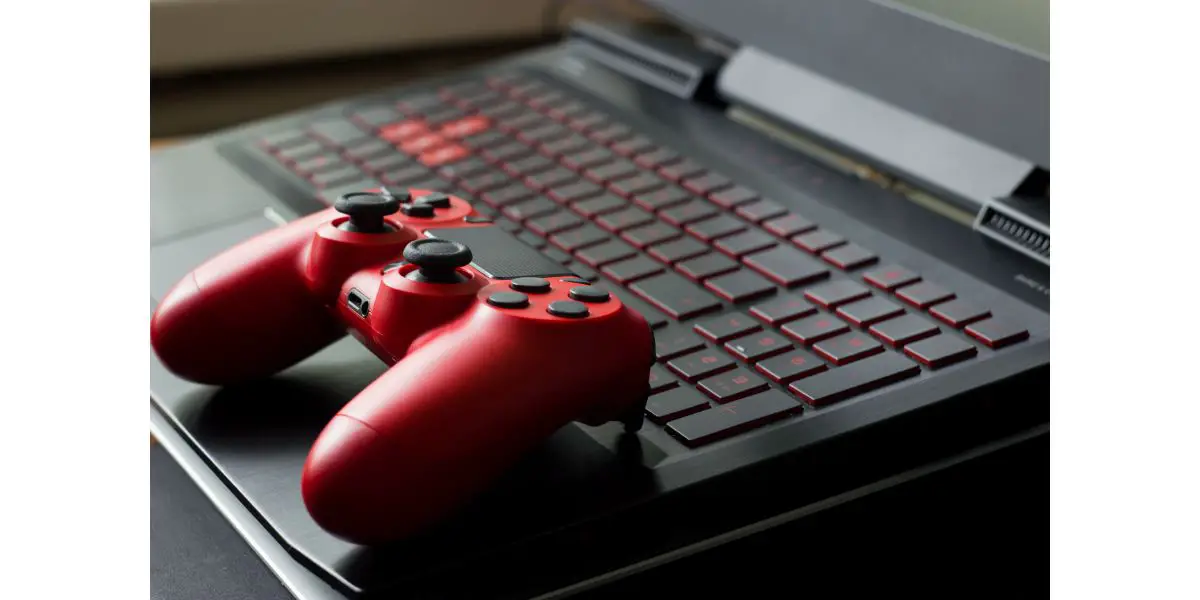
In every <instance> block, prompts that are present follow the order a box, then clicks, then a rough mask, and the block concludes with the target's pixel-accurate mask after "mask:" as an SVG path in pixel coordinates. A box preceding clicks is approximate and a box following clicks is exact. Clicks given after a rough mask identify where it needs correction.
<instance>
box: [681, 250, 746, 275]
mask: <svg viewBox="0 0 1200 600" xmlns="http://www.w3.org/2000/svg"><path fill="white" fill-rule="evenodd" d="M675 269H676V270H677V271H679V272H680V273H683V274H684V275H687V277H688V279H691V280H692V281H704V280H705V279H708V278H709V277H716V276H717V275H724V274H725V273H729V272H731V271H736V270H737V269H738V263H737V262H736V261H734V260H733V259H731V258H729V257H728V256H725V255H724V254H717V253H716V252H709V253H708V254H703V255H700V256H697V257H695V258H689V259H687V260H681V261H679V262H678V263H676V265H675Z"/></svg>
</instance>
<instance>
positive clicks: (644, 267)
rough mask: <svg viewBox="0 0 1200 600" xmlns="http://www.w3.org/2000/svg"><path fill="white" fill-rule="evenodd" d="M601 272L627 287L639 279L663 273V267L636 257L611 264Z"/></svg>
mask: <svg viewBox="0 0 1200 600" xmlns="http://www.w3.org/2000/svg"><path fill="white" fill-rule="evenodd" d="M600 272H601V273H604V274H605V275H608V276H609V277H612V278H613V279H614V280H616V281H617V283H620V284H621V285H626V284H629V283H632V282H634V281H637V280H639V279H645V278H647V277H649V276H651V275H657V274H659V273H662V272H663V266H662V265H661V264H659V263H656V262H654V261H652V260H650V259H649V258H646V257H645V256H635V257H633V258H629V259H626V260H622V261H619V262H614V263H610V264H608V265H606V266H604V267H603V268H601V269H600Z"/></svg>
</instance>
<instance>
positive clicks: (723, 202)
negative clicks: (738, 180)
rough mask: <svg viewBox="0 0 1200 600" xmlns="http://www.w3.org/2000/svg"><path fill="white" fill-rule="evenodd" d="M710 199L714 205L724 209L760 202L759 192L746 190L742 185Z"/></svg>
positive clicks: (722, 191)
mask: <svg viewBox="0 0 1200 600" xmlns="http://www.w3.org/2000/svg"><path fill="white" fill-rule="evenodd" d="M708 199H709V200H711V201H712V203H713V204H716V205H717V206H720V207H722V208H733V207H735V206H740V205H742V204H746V203H747V202H754V201H755V200H758V192H756V191H754V190H751V189H747V188H744V187H742V186H740V185H735V186H733V187H731V188H726V189H723V190H721V191H719V192H714V193H713V195H711V196H709V197H708Z"/></svg>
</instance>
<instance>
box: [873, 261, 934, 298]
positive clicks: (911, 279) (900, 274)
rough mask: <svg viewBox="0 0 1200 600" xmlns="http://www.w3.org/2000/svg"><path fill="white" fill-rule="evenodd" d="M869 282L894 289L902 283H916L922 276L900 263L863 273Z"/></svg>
mask: <svg viewBox="0 0 1200 600" xmlns="http://www.w3.org/2000/svg"><path fill="white" fill-rule="evenodd" d="M863 279H864V280H866V282H867V283H869V284H871V285H873V286H875V287H877V288H879V289H881V290H886V291H889V292H890V291H892V290H894V289H896V288H898V287H900V286H902V285H907V284H910V283H916V282H918V281H920V280H921V276H920V275H917V274H916V273H913V272H912V271H909V270H908V269H905V268H904V267H901V266H899V265H885V266H882V267H879V268H875V269H871V270H870V271H867V272H866V273H863Z"/></svg>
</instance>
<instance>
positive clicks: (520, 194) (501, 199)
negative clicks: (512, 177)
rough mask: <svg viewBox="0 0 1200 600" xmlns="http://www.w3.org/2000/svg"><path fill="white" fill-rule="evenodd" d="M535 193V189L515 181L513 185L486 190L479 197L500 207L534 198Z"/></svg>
mask: <svg viewBox="0 0 1200 600" xmlns="http://www.w3.org/2000/svg"><path fill="white" fill-rule="evenodd" d="M533 195H534V192H533V190H531V189H529V188H527V187H525V186H523V185H521V184H519V183H514V184H511V185H508V186H505V187H502V188H497V189H494V190H490V191H487V192H484V193H482V194H480V196H479V198H480V200H483V201H484V202H487V203H488V204H489V205H491V206H494V207H496V208H500V207H501V206H507V205H509V204H516V203H517V202H520V201H522V200H526V199H528V198H532V197H533ZM550 204H551V206H554V204H553V203H550Z"/></svg>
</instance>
